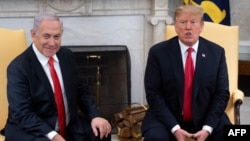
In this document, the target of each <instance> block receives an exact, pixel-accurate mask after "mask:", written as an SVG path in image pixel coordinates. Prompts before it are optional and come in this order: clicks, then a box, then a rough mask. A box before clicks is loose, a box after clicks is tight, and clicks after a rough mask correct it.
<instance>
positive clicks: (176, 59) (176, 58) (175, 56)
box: [169, 38, 184, 106]
mask: <svg viewBox="0 0 250 141" xmlns="http://www.w3.org/2000/svg"><path fill="white" fill-rule="evenodd" d="M176 45H178V46H176ZM169 47H170V49H171V51H170V52H171V53H170V58H171V61H172V62H173V68H174V76H175V78H176V83H177V84H176V85H177V86H183V87H180V88H179V89H178V97H179V98H178V99H179V103H180V104H181V106H182V103H183V93H184V68H183V62H182V55H181V49H180V46H179V42H178V38H175V40H173V42H172V43H170V44H169Z"/></svg>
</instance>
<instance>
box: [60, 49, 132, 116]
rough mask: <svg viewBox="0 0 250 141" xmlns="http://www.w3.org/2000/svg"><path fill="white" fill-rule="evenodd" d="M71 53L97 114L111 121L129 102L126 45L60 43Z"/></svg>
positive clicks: (128, 61)
mask: <svg viewBox="0 0 250 141" xmlns="http://www.w3.org/2000/svg"><path fill="white" fill-rule="evenodd" d="M64 47H67V48H69V49H71V50H72V51H73V53H74V55H75V58H76V61H77V64H78V66H79V70H80V75H81V77H82V79H83V80H84V81H85V82H86V83H87V84H88V85H89V86H90V90H91V92H92V93H93V94H94V96H95V100H96V104H97V106H98V108H99V111H100V113H101V115H102V116H103V117H105V118H107V119H108V120H110V121H111V120H112V118H113V115H114V114H115V113H118V112H120V111H121V110H123V109H124V108H125V107H127V106H128V105H129V104H130V101H131V98H130V97H131V96H130V89H131V87H130V58H129V53H128V50H127V47H126V46H121V45H119V46H118V45H117V46H114V45H113V46H64Z"/></svg>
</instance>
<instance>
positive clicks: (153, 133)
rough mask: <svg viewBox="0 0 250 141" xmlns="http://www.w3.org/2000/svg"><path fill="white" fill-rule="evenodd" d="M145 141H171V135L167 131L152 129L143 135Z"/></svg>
mask: <svg viewBox="0 0 250 141" xmlns="http://www.w3.org/2000/svg"><path fill="white" fill-rule="evenodd" d="M143 137H144V141H170V133H169V132H168V131H167V130H166V129H162V128H152V129H149V130H147V131H145V132H144V133H143Z"/></svg>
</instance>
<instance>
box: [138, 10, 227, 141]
mask: <svg viewBox="0 0 250 141" xmlns="http://www.w3.org/2000/svg"><path fill="white" fill-rule="evenodd" d="M203 24H204V23H203V9H202V8H201V7H200V6H198V5H182V6H180V7H178V8H177V9H176V11H175V16H174V26H175V30H176V33H177V36H176V37H173V38H172V39H169V40H167V41H163V42H160V43H158V44H156V45H154V46H153V47H152V48H150V51H149V54H148V60H147V65H146V71H145V80H144V83H145V92H146V99H147V102H148V104H149V109H148V110H147V113H146V115H145V118H144V120H143V123H142V135H143V137H144V141H185V139H186V138H187V137H189V138H194V139H195V140H197V141H223V128H224V125H226V124H231V123H230V121H229V118H228V117H227V115H226V113H225V112H224V110H225V108H226V106H227V102H228V99H229V82H228V73H227V64H226V58H225V51H224V49H223V48H222V47H220V46H219V45H217V44H215V43H213V42H211V41H208V40H206V39H204V38H202V37H200V33H201V32H202V29H203Z"/></svg>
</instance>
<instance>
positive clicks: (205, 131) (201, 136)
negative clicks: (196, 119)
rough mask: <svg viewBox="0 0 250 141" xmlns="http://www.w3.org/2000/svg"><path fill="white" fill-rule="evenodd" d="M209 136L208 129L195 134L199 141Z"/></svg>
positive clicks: (203, 140)
mask: <svg viewBox="0 0 250 141" xmlns="http://www.w3.org/2000/svg"><path fill="white" fill-rule="evenodd" d="M208 136H209V132H208V131H207V130H200V131H198V132H196V133H195V134H193V138H196V140H197V141H205V140H206V139H207V137H208Z"/></svg>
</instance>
